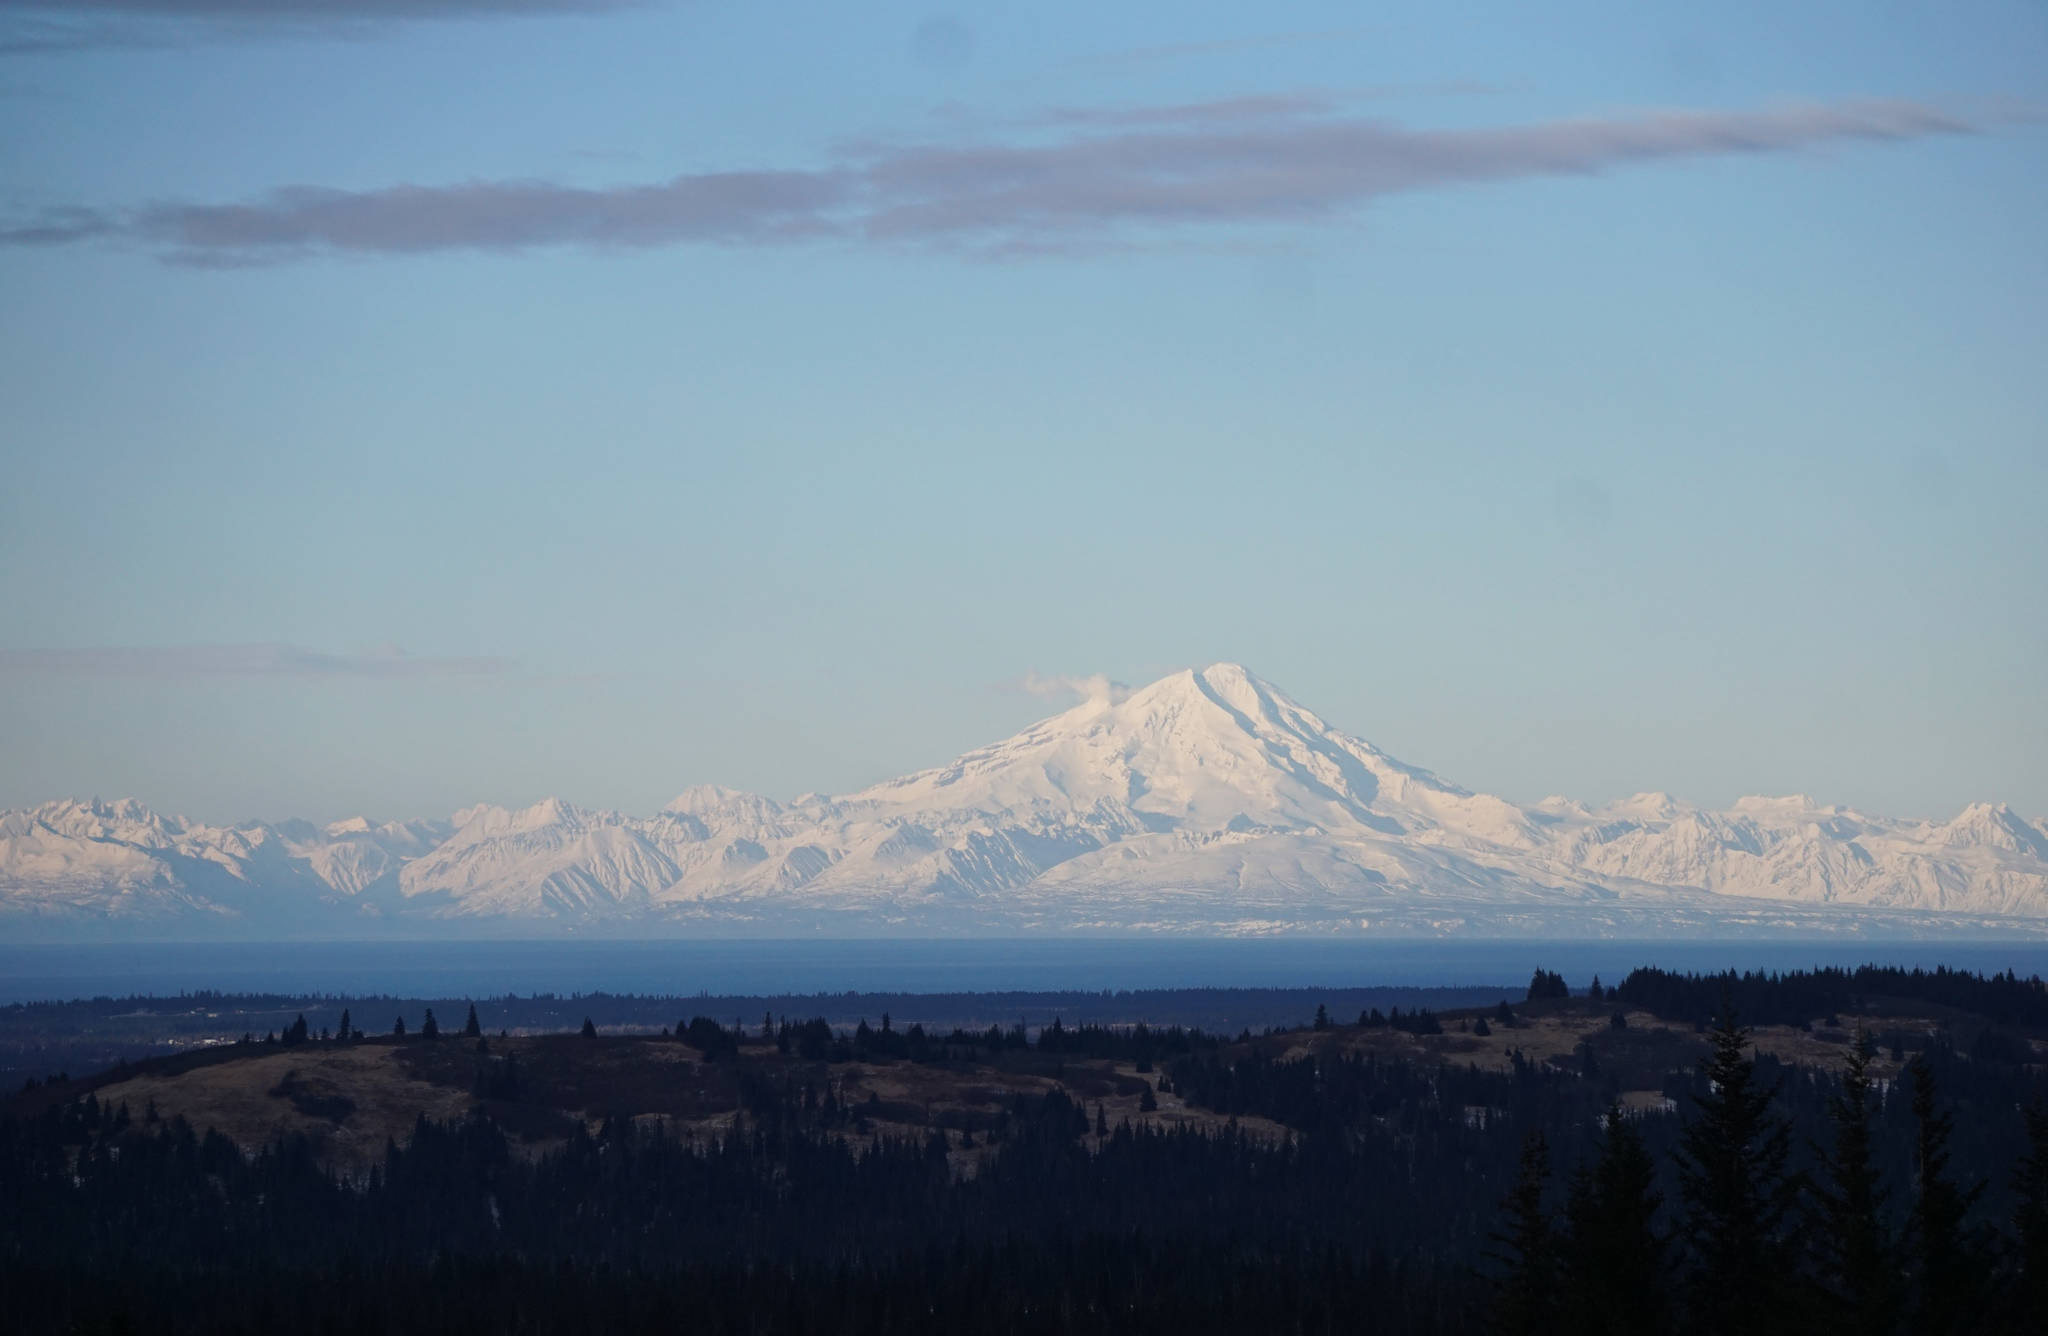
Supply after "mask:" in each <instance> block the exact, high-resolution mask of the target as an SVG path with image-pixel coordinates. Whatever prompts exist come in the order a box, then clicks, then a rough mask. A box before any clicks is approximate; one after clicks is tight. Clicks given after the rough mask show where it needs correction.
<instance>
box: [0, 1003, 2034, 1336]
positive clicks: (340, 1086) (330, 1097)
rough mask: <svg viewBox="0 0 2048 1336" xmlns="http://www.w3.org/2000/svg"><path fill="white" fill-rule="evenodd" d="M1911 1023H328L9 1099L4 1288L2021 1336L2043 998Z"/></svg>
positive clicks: (1095, 1318) (196, 1326)
mask: <svg viewBox="0 0 2048 1336" xmlns="http://www.w3.org/2000/svg"><path fill="white" fill-rule="evenodd" d="M1930 980H1932V982H1930ZM1737 982H1738V983H1739V981H1737ZM1877 983H1878V981H1875V980H1869V979H1866V980H1863V981H1862V982H1861V983H1860V984H1859V985H1858V988H1859V989H1860V991H1859V992H1858V994H1857V997H1856V999H1855V1000H1857V1001H1859V1002H1869V1001H1870V1000H1871V999H1872V998H1876V997H1879V996H1881V997H1882V999H1883V1001H1882V1002H1881V1003H1873V1004H1872V1006H1873V1009H1872V1010H1871V1011H1870V1012H1869V1013H1868V1014H1866V1013H1864V1012H1859V1011H1853V1010H1850V1009H1848V1008H1847V1007H1846V1006H1843V1005H1842V1002H1843V999H1842V998H1840V997H1838V996H1836V995H1835V994H1834V993H1832V992H1829V991H1827V990H1828V988H1831V987H1832V985H1831V984H1829V985H1822V984H1817V983H1814V982H1813V981H1811V980H1807V981H1802V980H1798V979H1794V980H1792V981H1791V982H1790V983H1789V984H1787V983H1785V982H1784V981H1782V980H1780V981H1776V982H1773V983H1772V984H1771V985H1770V987H1772V988H1774V989H1777V990H1778V992H1777V994H1776V995H1777V996H1778V997H1779V998H1780V1000H1781V1002H1782V1004H1783V1005H1784V1006H1785V1007H1786V1008H1788V1009H1787V1010H1785V1011H1783V1012H1782V1013H1780V1014H1779V1015H1778V1016H1777V1019H1778V1020H1779V1021H1780V1023H1778V1024H1774V1025H1771V1026H1766V1027H1760V1028H1759V1029H1757V1030H1756V1031H1754V1032H1752V1033H1746V1032H1744V1031H1742V1030H1741V1029H1740V1028H1738V1027H1736V1026H1735V1025H1733V1024H1731V1023H1730V1022H1728V1021H1727V1019H1726V1018H1723V1019H1722V1020H1721V1021H1720V1022H1719V1023H1717V1024H1712V1025H1710V1024H1706V1023H1700V1022H1695V1021H1694V1020H1692V1019H1690V1017H1689V1015H1688V1013H1689V1010H1690V1008H1691V1000H1690V999H1691V998H1692V996H1693V993H1694V992H1695V991H1697V990H1699V989H1706V988H1712V989H1714V990H1715V991H1716V992H1717V993H1719V994H1721V995H1722V996H1723V997H1733V996H1735V995H1737V992H1738V989H1737V987H1736V986H1734V985H1731V984H1730V983H1729V981H1726V980H1697V979H1684V978H1679V977H1674V976H1655V975H1647V974H1639V975H1637V976H1632V977H1631V978H1630V979H1629V980H1628V981H1626V982H1624V983H1623V984H1622V985H1621V986H1619V987H1618V988H1616V989H1615V990H1613V992H1612V993H1607V992H1604V991H1603V993H1602V995H1601V996H1600V997H1599V998H1598V999H1595V998H1592V997H1590V996H1585V995H1581V996H1576V997H1575V996H1569V995H1566V996H1559V995H1558V993H1559V991H1560V989H1559V988H1558V987H1555V986H1553V985H1552V984H1551V983H1550V982H1549V981H1548V980H1547V979H1546V978H1545V977H1544V976H1542V975H1540V974H1539V976H1538V977H1537V978H1536V979H1535V980H1534V981H1533V982H1532V985H1531V988H1530V989H1529V993H1530V994H1531V996H1530V997H1526V998H1516V999H1513V1000H1512V1001H1498V1000H1497V1001H1496V1003H1495V1005H1493V1006H1490V1007H1487V1008H1483V1009H1472V1010H1444V1011H1437V1010H1435V1009H1429V1008H1414V1007H1411V1006H1399V1005H1395V1006H1390V1007H1388V1008H1386V1009H1384V1010H1382V1009H1381V1008H1379V1007H1374V1006H1368V1007H1366V1008H1364V1009H1363V1012H1362V1014H1360V1013H1353V1014H1350V1015H1342V1014H1335V1013H1333V1012H1332V1010H1331V1009H1330V1008H1329V1007H1328V1006H1327V1004H1326V1005H1324V1006H1323V1008H1322V1010H1321V1011H1320V1013H1316V1014H1314V1016H1313V1023H1312V1024H1308V1025H1303V1026H1299V1027H1296V1028H1289V1029H1285V1030H1274V1031H1272V1032H1264V1031H1256V1032H1255V1031H1253V1030H1251V1029H1250V1027H1241V1028H1239V1029H1238V1030H1237V1032H1235V1033H1217V1032H1213V1031H1210V1030H1206V1029H1202V1028H1196V1027H1184V1026H1168V1027H1163V1028H1159V1027H1149V1026H1148V1027H1138V1026H1111V1025H1099V1024H1095V1023H1092V1022H1078V1023H1070V1022H1069V1021H1068V1020H1067V1019H1066V1018H1061V1019H1060V1020H1059V1021H1058V1022H1057V1023H1048V1024H1045V1025H1043V1026H1041V1027H1038V1028H1035V1029H1033V1028H1029V1027H1026V1026H1024V1025H1022V1024H1011V1025H1003V1024H1000V1023H998V1024H991V1025H990V1026H988V1027H986V1028H982V1029H970V1028H968V1027H966V1026H960V1027H957V1028H953V1029H946V1030H940V1029H937V1028H934V1027H927V1026H925V1025H923V1024H921V1023H912V1024H903V1023H900V1022H899V1021H898V1019H897V1018H896V1017H895V1016H893V1015H890V1016H887V1017H884V1016H876V1017H874V1018H872V1019H871V1020H869V1021H867V1022H856V1023H855V1024H854V1025H853V1026H851V1027H848V1026H840V1025H834V1024H832V1023H831V1022H830V1021H828V1020H825V1019H823V1018H817V1017H813V1018H801V1016H800V1014H799V1016H785V1015H774V1014H769V1015H764V1016H761V1017H757V1018H755V1019H754V1020H753V1021H751V1022H749V1023H748V1024H746V1025H744V1026H742V1027H735V1026H733V1025H732V1024H731V1022H730V1021H729V1020H727V1021H720V1020H717V1019H713V1018H712V1017H710V1016H706V1015H703V1014H701V1013H691V1012H690V1011H688V1010H687V1009H685V1010H681V1011H678V1012H677V1013H676V1014H675V1015H674V1016H672V1017H671V1018H669V1020H668V1021H667V1023H666V1024H665V1025H664V1026H663V1027H662V1028H663V1029H665V1030H666V1031H667V1033H665V1034H664V1033H661V1032H660V1031H657V1032H656V1033H654V1034H650V1035H632V1036H627V1035H619V1034H605V1033H603V1032H602V1031H601V1029H600V1027H599V1026H598V1025H597V1024H596V1023H595V1019H594V1018H592V1024H591V1025H589V1026H588V1027H583V1026H582V1025H581V1024H580V1019H581V1018H578V1019H579V1023H578V1024H577V1025H576V1026H575V1027H574V1028H572V1029H570V1030H569V1031H568V1032H566V1033H559V1034H548V1035H525V1036H513V1035H506V1034H500V1033H498V1030H502V1029H506V1028H509V1027H503V1026H499V1027H496V1028H495V1029H494V1028H493V1027H492V1026H491V1024H490V1020H489V1019H486V1018H490V1019H495V1018H494V1017H491V1011H492V1007H491V1006H482V1007H479V1008H478V1009H477V1010H478V1018H477V1023H476V1025H475V1026H474V1027H472V1026H471V1025H470V1024H469V1021H470V1015H469V1009H468V1007H467V1006H466V1005H463V1006H461V1008H460V1009H459V1010H457V1009H455V1008H450V1009H449V1010H448V1011H447V1012H445V1013H443V1012H441V1011H440V1010H438V1009H437V1011H436V1022H435V1025H434V1026H433V1027H432V1028H433V1030H434V1031H435V1033H434V1034H432V1035H431V1036H429V1035H427V1034H424V1033H423V1030H425V1029H426V1028H427V1027H425V1026H424V1025H423V1024H422V1022H423V1021H424V1019H425V1018H424V1016H420V1017H417V1018H413V1019H412V1021H411V1023H410V1024H409V1025H408V1027H407V1033H406V1034H405V1035H404V1036H402V1037H401V1036H397V1035H391V1034H383V1035H380V1036H377V1037H375V1038H371V1037H368V1036H364V1037H357V1034H356V1031H357V1029H358V1028H359V1027H358V1026H357V1025H356V1023H355V1018H354V1016H353V1013H352V1014H351V1017H350V1024H349V1026H348V1033H347V1036H346V1037H341V1033H340V1032H341V1026H340V1025H339V1021H340V1017H339V1016H338V1015H337V1016H336V1017H335V1018H334V1020H333V1021H332V1022H327V1023H324V1024H322V1025H315V1024H314V1023H313V1022H312V1018H310V1017H309V1018H307V1020H306V1021H305V1022H304V1023H303V1024H301V1023H300V1022H299V1020H298V1018H297V1017H296V1016H295V1017H294V1018H293V1020H292V1021H291V1022H290V1023H288V1024H287V1025H286V1026H285V1027H284V1029H283V1030H282V1031H281V1032H280V1033H278V1034H277V1035H276V1036H275V1037H274V1038H272V1039H270V1040H269V1041H268V1042H265V1041H263V1040H258V1041H256V1042H252V1043H249V1044H240V1045H230V1046H226V1047H225V1048H222V1049H219V1050H215V1051H212V1052H208V1053H204V1054H193V1055H187V1056H183V1057H178V1058H173V1059H167V1060H157V1061H151V1062H147V1063H143V1064H139V1065H137V1066H134V1067H131V1068H128V1069H126V1070H120V1071H113V1072H105V1073H99V1074H96V1075H94V1076H93V1077H90V1078H80V1079H77V1080H73V1081H67V1082H62V1083H56V1084H38V1085H36V1086H34V1087H32V1088H30V1089H28V1090H26V1091H24V1092H22V1093H21V1094H19V1095H17V1096H16V1097H15V1098H14V1099H13V1100H12V1101H11V1102H10V1104H9V1105H8V1106H7V1111H6V1113H5V1115H4V1116H0V1288H4V1289H5V1291H6V1292H7V1293H8V1294H9V1295H10V1296H11V1301H10V1308H11V1318H10V1320H11V1321H12V1322H13V1323H14V1324H15V1325H17V1326H18V1327H19V1328H20V1329H22V1330H28V1331H80V1330H83V1331H92V1330H104V1331H114V1330H121V1331H174V1330H208V1331H214V1330H245V1331H270V1330H276V1329H278V1328H279V1327H281V1326H311V1327H315V1328H318V1329H321V1330H337V1331H338V1330H388V1331H470V1330H476V1331H484V1330H523V1331H535V1332H572V1331H573V1332H583V1331H590V1332H596V1331H616V1330H636V1329H651V1328H654V1327H660V1328H661V1329H663V1330H671V1329H683V1330H695V1331H731V1332H778V1331H790V1332H794V1331H815V1330H873V1331H897V1330H929V1331H958V1332H978V1331H1048V1332H1049V1331H1105V1332H1106V1331H1168V1330H1171V1331H1176V1332H1186V1331H1209V1330H1229V1331H1251V1330H1259V1331H1263V1330H1283V1331H1296V1330H1300V1331H1323V1330H1357V1329H1361V1328H1363V1329H1366V1330H1381V1331H1390V1332H1451V1331H1482V1330H1502V1329H1519V1330H1528V1331H1563V1330H1571V1329H1577V1328H1584V1329H1586V1330H1593V1331H1605V1330H1616V1331H1620V1330H1648V1329H1669V1328H1671V1327H1673V1326H1677V1327H1681V1328H1686V1329H1692V1330H1701V1331H1710V1330H1732V1329H1737V1328H1738V1327H1739V1328H1740V1329H1742V1330H1758V1331H1769V1330H1773V1329H1783V1330H1788V1331H1789V1330H1816V1329H1823V1328H1825V1327H1828V1326H1832V1325H1837V1324H1838V1319H1839V1318H1840V1317H1841V1315H1842V1314H1843V1313H1844V1312H1858V1311H1866V1310H1869V1311H1877V1312H1880V1313H1882V1314H1884V1315H1885V1317H1884V1321H1885V1322H1888V1323H1891V1324H1893V1326H1898V1325H1899V1324H1902V1323H1910V1324H1911V1326H1912V1329H1914V1330H1937V1329H1944V1330H1958V1331H1961V1330H1969V1331H1987V1332H1996V1331H2002V1330H2014V1331H2018V1330H2030V1329H2031V1328H2030V1327H2029V1326H2028V1325H2027V1322H2028V1315H2030V1314H2037V1313H2038V1311H2040V1310H2039V1309H2038V1308H2035V1307H2029V1306H2028V1305H2030V1304H2036V1303H2038V1301H2039V1299H2040V1297H2041V1290H2042V1286H2043V1282H2044V1280H2048V1258H2044V1255H2043V1248H2044V1245H2048V1114H2043V1113H2041V1112H2040V1110H2042V1109H2044V1108H2048V1105H2044V1100H2048V1067H2044V1065H2043V1062H2042V1057H2043V1053H2042V1046H2041V1044H2040V1040H2041V1039H2042V1038H2043V1036H2042V1034H2041V1033H2039V1031H2038V1030H2037V1029H2035V1028H2034V1027H2033V1025H2032V1024H2031V1013H2029V1012H2027V1011H2026V1010H2025V1008H2024V1005H2021V1004H2020V1003H2013V997H2014V996H2017V995H2015V994H2013V993H2012V990H2014V989H2023V988H2025V987H2027V986H2029V985H2026V984H2022V983H2021V982H2020V981H2017V980H2012V981H2007V982H2005V983H2002V984H1995V985H1994V984H1992V983H1990V982H1988V981H1983V980H1979V981H1978V982H1977V983H1976V984H1974V985H1964V984H1958V983H1957V982H1956V981H1955V980H1954V979H1953V978H1947V979H1944V978H1942V977H1941V976H1925V977H1924V978H1923V979H1921V980H1920V981H1918V982H1915V981H1914V980H1912V979H1910V978H1908V979H1905V980H1904V981H1903V982H1900V981H1893V982H1891V983H1888V984H1886V985H1885V989H1888V991H1885V990H1881V989H1880V988H1879V987H1878V986H1877ZM1652 985H1654V991H1651V992H1649V993H1648V995H1645V990H1649V989H1651V987H1652ZM2032 986H2033V987H2035V988H2037V989H2038V985H2032ZM1973 987H1974V988H1977V989H1978V990H1979V992H1978V993H1977V994H1976V996H1978V997H1980V998H1988V999H1989V1003H1988V1005H1989V1006H1990V1009H1991V1010H1992V1011H1994V1012H1995V1013H1996V1014H1995V1015H1986V1014H1983V1013H1980V1012H1973V1011H1968V1010H1966V1009H1965V1008H1964V1006H1963V1005H1962V1003H1964V1002H1967V1001H1969V1000H1970V993H1969V990H1970V989H1971V988H1973ZM1816 988H1817V989H1819V990H1820V991H1817V992H1812V993H1809V992H1808V991H1806V990H1808V989H1816ZM1916 988H1917V989H1919V990H1920V991H1921V994H1924V995H1916V994H1915V992H1914V990H1915V989H1916ZM1937 990H1938V995H1936V994H1937ZM1632 996H1640V997H1642V998H1643V1001H1642V1002H1641V1003H1636V1002H1631V1001H1630V998H1631V997H1632ZM1809 996H1810V997H1812V998H1813V999H1816V1000H1817V1001H1818V1002H1819V1003H1822V1004H1826V1005H1828V1006H1830V1007H1833V1008H1835V1009H1833V1010H1829V1011H1822V1012H1819V1013H1818V1014H1807V1011H1805V1010H1800V1009H1799V1008H1798V1007H1797V1006H1795V1005H1794V1004H1793V1002H1792V1001H1790V1000H1787V999H1798V998H1803V997H1809ZM2022 1002H2023V999H2022ZM2008 1003H2012V1005H2008ZM1659 1010H1661V1011H1664V1012H1666V1013H1670V1014H1671V1015H1672V1016H1673V1019H1670V1020H1661V1019H1659V1017H1658V1015H1657V1014H1656V1012H1657V1011H1659ZM1809 1010H1810V1008H1809ZM1304 1019H1309V1018H1304ZM1880 1027H1881V1031H1880ZM380 1028H383V1027H381V1026H380ZM322 1029H325V1030H327V1031H328V1036H329V1037H327V1038H325V1039H323V1038H322V1037H321V1031H322ZM578 1031H581V1033H579V1032H578ZM1859 1031H1865V1032H1868V1033H1870V1034H1871V1035H1872V1036H1874V1037H1875V1042H1874V1043H1871V1042H1859V1038H1858V1035H1859ZM1987 1035H1990V1036H1996V1037H1997V1038H1995V1039H1993V1040H1987V1039H1986V1038H1985V1036H1987ZM1877 1036H1881V1037H1877ZM2030 1110H2033V1111H2035V1112H2033V1113H2030V1112H2029V1111H2030ZM1859 1129H1860V1130H1859ZM1844 1240H1848V1241H1851V1242H1854V1241H1856V1240H1862V1243H1858V1244H1857V1248H1859V1249H1861V1250H1860V1251H1857V1250H1856V1249H1849V1248H1847V1245H1846V1244H1844V1243H1843V1241H1844ZM1863 1244H1867V1245H1868V1246H1867V1247H1864V1246H1863ZM1845 1249H1846V1251H1845ZM1859 1305H1861V1306H1862V1307H1859ZM1937 1314H1946V1315H1947V1317H1946V1318H1944V1319H1943V1320H1944V1321H1947V1322H1950V1323H1951V1324H1952V1325H1950V1326H1947V1327H1942V1326H1939V1325H1938V1324H1937V1325H1930V1323H1932V1322H1933V1319H1934V1316H1935V1315H1937ZM1730 1324H1735V1325H1733V1326H1731V1325H1730ZM1873 1329H1877V1330H1885V1329H1891V1328H1889V1327H1886V1326H1884V1325H1883V1324H1879V1325H1878V1326H1877V1327H1875V1328H1873ZM1900 1329H1904V1328H1903V1327H1900Z"/></svg>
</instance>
